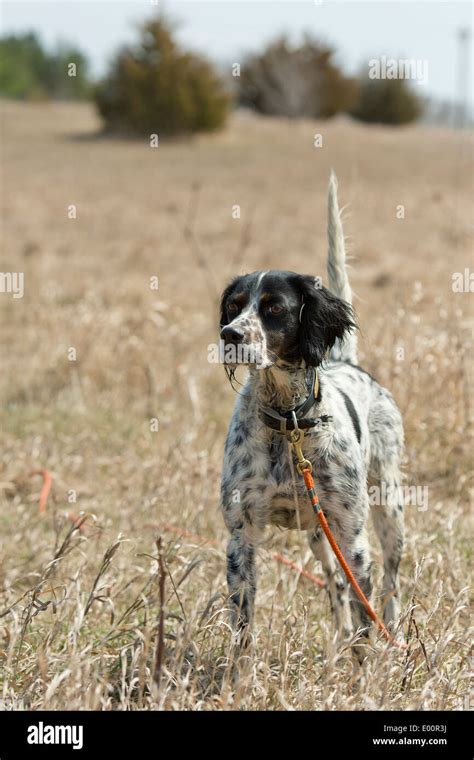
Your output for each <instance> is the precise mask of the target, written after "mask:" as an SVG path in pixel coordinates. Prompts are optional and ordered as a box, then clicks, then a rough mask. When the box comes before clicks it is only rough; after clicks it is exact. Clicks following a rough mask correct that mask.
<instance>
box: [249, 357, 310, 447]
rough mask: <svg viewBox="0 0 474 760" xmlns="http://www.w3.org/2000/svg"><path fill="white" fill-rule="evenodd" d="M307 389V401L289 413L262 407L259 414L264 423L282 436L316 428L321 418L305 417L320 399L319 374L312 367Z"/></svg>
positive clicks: (308, 373) (307, 374) (308, 376)
mask: <svg viewBox="0 0 474 760" xmlns="http://www.w3.org/2000/svg"><path fill="white" fill-rule="evenodd" d="M306 388H307V396H306V399H305V400H304V401H303V402H302V403H301V404H298V406H295V407H294V408H293V409H290V410H289V411H287V412H280V411H278V410H277V409H273V408H272V407H271V406H260V407H259V410H258V414H259V417H260V419H261V420H262V422H264V423H265V425H266V426H267V427H269V428H271V429H272V430H276V431H277V432H278V433H281V434H282V435H285V433H287V432H288V431H289V430H296V429H297V428H301V429H302V430H308V428H312V427H316V425H317V424H318V423H319V421H320V418H319V417H306V416H305V415H306V414H307V413H308V412H309V410H310V409H311V407H312V406H313V405H314V403H315V402H316V401H318V400H319V398H320V392H319V391H320V389H319V380H318V373H317V371H316V369H315V368H314V367H310V368H309V369H308V370H307V372H306Z"/></svg>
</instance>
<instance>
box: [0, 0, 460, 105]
mask: <svg viewBox="0 0 474 760" xmlns="http://www.w3.org/2000/svg"><path fill="white" fill-rule="evenodd" d="M158 3H159V6H160V7H162V8H164V9H165V10H167V11H168V13H169V15H170V16H172V17H173V18H175V19H176V20H177V21H179V22H181V26H180V27H179V29H178V37H179V38H180V39H181V41H182V42H183V43H185V44H186V45H187V46H189V47H190V48H192V49H194V50H198V51H201V52H204V53H205V54H206V55H207V56H208V57H210V58H211V59H213V60H214V61H215V62H217V63H220V64H226V63H232V62H240V61H241V59H242V56H243V54H244V53H245V52H248V51H257V50H259V49H260V48H261V47H262V45H263V44H264V43H266V42H268V41H269V40H271V39H273V38H274V37H275V36H277V35H278V34H281V33H283V32H285V33H288V34H289V35H290V36H291V37H292V38H293V39H295V40H297V39H298V38H299V36H300V35H301V34H302V32H304V31H305V30H307V31H309V32H311V33H313V34H314V35H316V36H318V37H320V38H322V39H324V40H325V41H327V42H330V43H333V44H334V46H335V48H336V50H337V51H338V56H337V60H338V61H339V63H341V64H342V65H343V67H344V69H345V71H346V72H347V73H355V72H356V71H357V70H358V69H359V68H360V67H361V66H364V65H365V67H367V63H368V60H369V59H370V58H373V57H378V56H381V55H385V56H388V57H394V58H412V59H415V60H421V61H427V65H428V81H427V82H426V83H425V84H417V85H416V86H417V87H418V88H419V89H420V90H422V94H426V95H429V96H434V97H436V98H438V99H442V100H454V99H456V96H457V92H458V84H457V81H458V77H459V59H458V56H457V34H458V30H459V29H460V28H462V27H467V28H469V29H472V4H471V2H437V1H436V0H425V1H424V2H414V1H413V0H411V1H408V0H407V1H406V2H403V0H399V1H398V2H385V0H375V1H374V2H359V1H358V0H346V1H345V2H342V1H341V2H339V0H322V1H318V0H305V1H304V2H298V1H295V0H291V1H290V0H260V1H257V2H255V0H238V1H237V2H236V1H235V0H214V1H212V0H211V1H207V2H202V0H186V1H185V0H166V1H165V0H158ZM156 8H157V6H156V4H154V3H153V0H134V2H117V0H101V1H100V2H97V0H58V2H44V0H28V1H26V0H25V1H23V0H7V1H6V2H5V1H4V2H2V5H1V31H2V34H4V33H7V32H24V31H27V30H30V29H33V30H36V31H37V32H38V33H39V35H40V37H41V38H42V40H43V41H44V42H45V43H47V44H53V43H55V42H56V41H58V40H59V39H63V40H68V41H72V42H74V43H75V44H76V45H78V46H79V47H80V48H81V49H82V50H83V51H84V52H85V53H86V55H87V57H88V59H89V61H90V63H91V66H92V72H93V74H94V75H96V76H100V75H101V74H103V73H104V72H105V70H106V67H107V63H108V61H110V59H111V57H112V56H113V53H114V51H115V50H116V49H117V47H119V46H120V45H121V44H123V43H127V42H128V43H129V42H132V41H133V40H134V39H136V35H137V31H136V30H137V25H138V24H139V23H140V22H141V21H143V20H145V19H146V18H148V17H150V16H151V15H152V14H153V13H155V12H156ZM470 49H471V55H470V59H471V60H470V64H468V66H469V73H468V77H469V80H468V84H469V83H472V81H473V77H472V66H473V58H474V56H473V55H472V38H471V45H470ZM463 68H465V65H464V66H463ZM465 86H466V85H465ZM471 98H472V95H471Z"/></svg>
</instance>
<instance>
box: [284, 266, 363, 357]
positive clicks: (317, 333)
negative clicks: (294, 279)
mask: <svg viewBox="0 0 474 760" xmlns="http://www.w3.org/2000/svg"><path fill="white" fill-rule="evenodd" d="M297 284H298V286H299V289H300V292H301V296H302V304H304V306H302V311H301V318H300V321H301V325H300V331H299V348H300V354H301V356H302V358H303V359H304V360H305V362H306V364H307V365H308V366H311V367H317V366H318V365H319V364H321V362H322V361H323V359H324V357H325V355H326V353H327V352H328V351H329V350H330V349H331V348H332V347H333V346H334V343H335V342H336V340H337V339H338V338H339V339H340V340H342V339H343V338H344V335H345V334H346V332H349V331H350V330H353V329H355V328H356V327H357V325H356V322H355V317H354V312H353V310H352V307H351V306H350V304H348V303H347V302H346V301H343V300H342V298H338V297H337V296H335V295H333V294H332V293H331V291H329V290H328V289H327V288H325V287H323V286H322V285H319V284H318V281H317V280H315V278H314V277H310V276H300V277H299V281H298V283H297Z"/></svg>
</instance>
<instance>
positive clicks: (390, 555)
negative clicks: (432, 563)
mask: <svg viewBox="0 0 474 760" xmlns="http://www.w3.org/2000/svg"><path fill="white" fill-rule="evenodd" d="M378 483H379V485H378V487H377V489H376V491H375V493H376V494H377V496H379V498H376V499H374V500H373V501H374V503H372V504H371V513H372V520H373V523H374V528H375V532H376V534H377V537H378V539H379V541H380V545H381V547H382V553H383V567H384V576H383V585H382V598H383V605H384V612H383V618H384V623H385V625H386V626H387V627H393V626H394V625H395V624H396V623H397V621H398V618H399V615H400V602H399V596H400V585H399V577H398V569H399V565H400V560H401V557H402V551H403V537H404V520H403V507H404V503H403V494H402V489H401V486H400V474H399V470H398V466H397V465H396V464H392V465H391V466H390V465H388V466H383V467H382V468H381V474H380V479H379V481H378Z"/></svg>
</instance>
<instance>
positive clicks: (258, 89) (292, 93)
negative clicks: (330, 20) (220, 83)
mask: <svg viewBox="0 0 474 760" xmlns="http://www.w3.org/2000/svg"><path fill="white" fill-rule="evenodd" d="M333 56H334V51H333V50H332V49H331V48H330V47H328V46H326V45H324V44H322V43H320V42H318V41H316V40H314V39H312V38H311V37H309V36H306V37H305V39H304V41H303V43H302V44H301V45H300V46H297V47H295V46H291V44H290V43H289V42H288V41H287V39H286V38H285V37H281V38H279V39H277V40H276V41H275V42H273V43H271V44H270V45H269V46H268V47H267V48H266V49H265V50H264V51H263V53H261V54H259V55H252V56H249V57H248V58H247V60H246V61H245V62H244V64H243V66H242V68H241V72H240V77H239V78H237V88H238V95H239V101H240V103H241V104H242V105H246V106H250V107H251V108H255V109H256V110H257V111H260V112H261V113H264V114H270V115H277V116H287V117H289V118H298V117H301V116H308V117H313V118H327V117H330V116H333V115H334V114H336V113H338V112H339V111H347V110H349V109H350V108H351V107H352V105H353V104H354V101H355V97H356V94H357V88H356V85H355V81H354V80H353V79H350V78H347V77H345V76H344V75H343V73H342V72H341V71H340V69H339V68H338V67H337V66H336V64H335V63H334V61H333Z"/></svg>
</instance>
